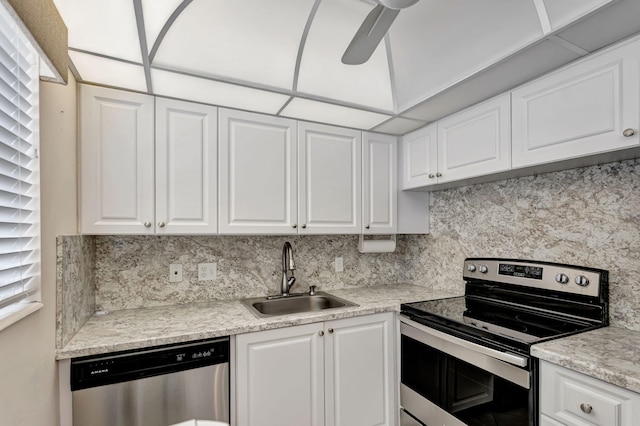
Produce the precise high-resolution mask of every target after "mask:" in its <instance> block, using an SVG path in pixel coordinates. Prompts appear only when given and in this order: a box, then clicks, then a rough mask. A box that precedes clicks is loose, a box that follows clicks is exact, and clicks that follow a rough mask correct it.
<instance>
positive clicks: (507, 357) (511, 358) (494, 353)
mask: <svg viewBox="0 0 640 426" xmlns="http://www.w3.org/2000/svg"><path fill="white" fill-rule="evenodd" d="M400 322H403V323H405V324H407V325H410V326H411V327H414V328H417V329H418V330H420V331H422V332H423V333H426V334H429V335H431V336H434V337H437V338H439V339H442V340H445V341H447V342H449V343H453V344H455V345H458V346H462V347H464V348H466V349H469V350H472V351H476V352H479V353H481V354H484V355H487V356H490V357H492V358H496V359H499V360H500V361H504V362H508V363H509V364H512V365H516V366H518V367H526V366H527V364H528V362H529V361H528V360H527V358H524V357H521V356H518V355H514V354H510V353H507V352H501V351H498V350H496V349H491V348H488V347H486V346H482V345H478V344H477V343H473V342H469V341H467V340H463V339H459V338H457V337H454V336H451V335H450V334H447V333H443V332H441V331H438V330H435V329H433V328H431V327H426V326H424V325H422V324H420V323H417V322H415V321H413V320H411V319H409V318H408V317H406V316H404V315H400ZM423 343H425V344H428V343H427V342H423Z"/></svg>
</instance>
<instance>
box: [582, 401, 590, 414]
mask: <svg viewBox="0 0 640 426" xmlns="http://www.w3.org/2000/svg"><path fill="white" fill-rule="evenodd" d="M580 410H582V412H583V413H585V414H591V412H592V411H593V407H592V406H591V405H590V404H584V403H583V404H580Z"/></svg>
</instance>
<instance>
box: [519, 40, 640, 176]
mask: <svg viewBox="0 0 640 426" xmlns="http://www.w3.org/2000/svg"><path fill="white" fill-rule="evenodd" d="M639 62H640V42H638V41H634V42H633V43H627V44H624V45H622V46H621V47H618V48H616V49H614V50H609V51H605V52H603V53H600V54H597V55H595V56H593V57H589V58H586V59H584V60H582V61H579V62H578V63H576V64H574V65H570V66H568V67H565V68H563V69H562V70H560V71H557V72H554V73H552V74H549V75H548V76H545V77H543V78H541V79H539V80H536V81H534V82H532V83H530V84H527V85H525V86H522V87H521V88H519V89H517V90H514V91H513V167H514V168H516V167H525V166H531V165H535V164H543V163H550V162H553V161H558V160H562V159H569V158H575V157H581V156H585V155H589V154H595V153H600V152H606V151H612V150H617V149H622V148H626V147H631V146H637V145H638V144H639V143H640V136H639V135H638V130H639V129H640V107H639V103H640V95H639V90H640V89H639V81H640V69H639V67H638V63H639ZM625 129H632V130H634V131H635V134H633V135H631V136H629V137H625V136H624V135H623V133H624V131H625Z"/></svg>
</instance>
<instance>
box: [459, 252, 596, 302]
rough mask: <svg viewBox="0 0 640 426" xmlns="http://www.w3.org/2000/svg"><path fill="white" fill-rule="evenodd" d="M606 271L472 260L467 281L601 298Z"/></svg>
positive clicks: (468, 262)
mask: <svg viewBox="0 0 640 426" xmlns="http://www.w3.org/2000/svg"><path fill="white" fill-rule="evenodd" d="M606 275H607V273H606V271H602V270H598V269H593V268H584V267H580V266H574V265H563V264H559V263H546V262H532V261H522V260H514V259H494V258H472V259H466V260H465V262H464V271H463V277H464V278H471V279H481V280H483V281H493V282H499V283H506V284H514V285H521V286H526V287H535V288H540V289H546V290H553V291H562V292H566V293H573V294H580V295H585V296H592V297H598V296H599V295H600V287H601V283H602V282H606V281H607V276H606Z"/></svg>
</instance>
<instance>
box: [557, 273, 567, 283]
mask: <svg viewBox="0 0 640 426" xmlns="http://www.w3.org/2000/svg"><path fill="white" fill-rule="evenodd" d="M556 282H557V283H560V284H566V283H568V282H569V277H568V276H567V274H562V273H561V274H558V275H556Z"/></svg>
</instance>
